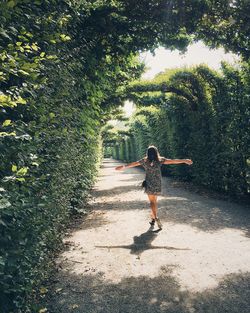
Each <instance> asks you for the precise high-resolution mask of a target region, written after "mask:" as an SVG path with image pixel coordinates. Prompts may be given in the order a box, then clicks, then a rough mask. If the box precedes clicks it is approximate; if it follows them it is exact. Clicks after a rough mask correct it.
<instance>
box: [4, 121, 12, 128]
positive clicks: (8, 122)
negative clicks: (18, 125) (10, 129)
mask: <svg viewBox="0 0 250 313" xmlns="http://www.w3.org/2000/svg"><path fill="white" fill-rule="evenodd" d="M11 123H12V122H11V120H5V121H4V122H3V124H2V125H3V127H5V126H9V125H10V124H11Z"/></svg>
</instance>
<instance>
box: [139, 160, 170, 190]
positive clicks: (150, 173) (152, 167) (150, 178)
mask: <svg viewBox="0 0 250 313" xmlns="http://www.w3.org/2000/svg"><path fill="white" fill-rule="evenodd" d="M165 160H166V158H163V157H161V158H160V160H159V161H153V162H150V161H149V160H148V159H147V158H144V159H141V160H139V161H138V162H139V163H140V164H141V165H142V166H143V167H144V169H145V171H146V178H145V180H146V188H145V192H146V193H147V194H151V195H159V194H160V193H161V165H162V163H164V161H165Z"/></svg>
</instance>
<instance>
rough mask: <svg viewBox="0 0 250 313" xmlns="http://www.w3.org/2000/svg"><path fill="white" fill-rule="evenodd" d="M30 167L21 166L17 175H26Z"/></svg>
mask: <svg viewBox="0 0 250 313" xmlns="http://www.w3.org/2000/svg"><path fill="white" fill-rule="evenodd" d="M28 169H29V168H28V167H21V168H20V169H19V170H18V171H17V173H16V174H17V175H18V176H23V175H26V174H27V172H28Z"/></svg>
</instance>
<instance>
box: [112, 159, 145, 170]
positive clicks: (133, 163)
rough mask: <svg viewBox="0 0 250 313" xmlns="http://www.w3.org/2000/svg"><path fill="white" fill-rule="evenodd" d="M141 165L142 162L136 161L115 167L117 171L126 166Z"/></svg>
mask: <svg viewBox="0 0 250 313" xmlns="http://www.w3.org/2000/svg"><path fill="white" fill-rule="evenodd" d="M139 165H141V164H140V163H139V162H138V161H136V162H132V163H129V164H127V165H119V166H117V167H116V168H115V169H116V170H117V171H120V170H125V169H126V168H130V167H135V166H139Z"/></svg>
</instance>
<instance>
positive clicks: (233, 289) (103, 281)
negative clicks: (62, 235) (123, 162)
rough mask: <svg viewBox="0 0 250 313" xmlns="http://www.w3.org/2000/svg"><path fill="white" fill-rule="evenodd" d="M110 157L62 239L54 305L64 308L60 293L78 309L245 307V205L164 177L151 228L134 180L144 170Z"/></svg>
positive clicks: (248, 250) (249, 258) (249, 251)
mask: <svg viewBox="0 0 250 313" xmlns="http://www.w3.org/2000/svg"><path fill="white" fill-rule="evenodd" d="M116 165H117V162H115V161H110V160H106V162H104V164H103V167H102V169H101V176H100V179H99V180H98V182H97V184H96V186H95V189H94V191H93V195H94V199H93V201H92V203H91V207H92V209H93V210H92V211H91V213H90V214H89V215H88V216H87V218H86V219H85V220H84V221H83V223H82V225H80V227H78V229H76V230H75V231H74V232H73V233H72V234H71V235H70V237H68V238H66V239H65V242H69V243H70V244H69V249H67V251H64V252H63V253H62V254H61V256H60V257H59V258H58V264H59V265H60V267H61V270H60V271H59V273H58V274H57V280H58V283H57V284H56V287H57V289H58V288H59V289H62V292H60V293H56V292H54V297H55V298H56V299H57V300H56V302H55V303H56V304H55V307H56V308H57V310H58V312H67V310H66V303H65V297H69V298H70V302H72V303H78V304H79V311H77V312H85V311H86V312H87V311H88V312H168V310H169V312H190V313H194V312H224V311H225V312H247V307H248V305H249V297H248V296H249V273H250V238H249V236H248V235H247V229H248V224H247V223H248V219H249V211H247V209H246V208H244V207H242V206H240V205H236V204H232V203H229V202H225V201H221V200H216V199H209V198H205V197H202V196H199V195H197V194H194V193H191V192H189V191H187V190H183V189H181V188H179V187H178V188H177V187H174V186H172V183H171V181H170V180H167V179H165V178H164V179H163V185H164V192H163V196H161V197H159V215H160V218H161V220H162V221H163V230H162V231H159V230H157V227H156V228H155V229H154V230H153V229H152V228H149V223H148V222H149V218H150V214H149V213H150V211H149V208H148V203H147V197H146V195H145V194H144V193H143V192H142V190H141V189H140V187H139V185H138V184H139V183H140V182H141V181H142V180H143V177H144V173H143V171H141V170H140V169H137V168H136V169H130V170H128V172H127V171H124V172H118V171H115V170H114V167H115V166H116ZM237 210H238V211H237ZM66 286H68V287H66ZM70 290H71V292H70ZM72 290H73V291H72ZM247 290H248V291H247ZM230 293H232V297H234V298H235V297H236V298H237V301H238V302H237V301H236V302H237V303H238V308H237V307H236V309H239V311H237V310H235V307H232V305H231V302H230V301H231V300H230V299H231V298H230ZM69 294H71V295H69ZM111 307H112V308H113V309H111ZM219 307H221V308H223V309H221V310H219ZM90 308H92V311H91V309H90ZM173 308H174V311H172V310H173ZM83 310H85V311H83ZM223 310H224V311H223Z"/></svg>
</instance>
